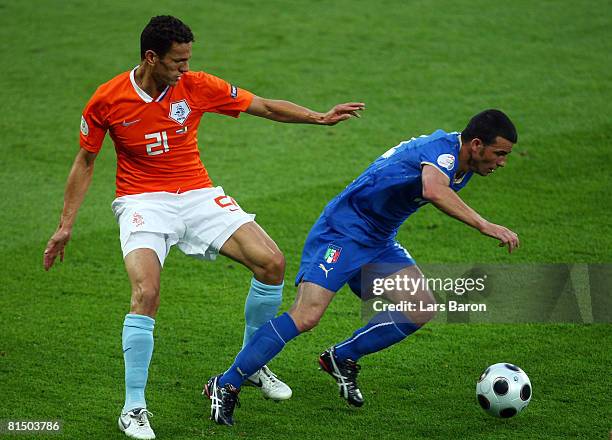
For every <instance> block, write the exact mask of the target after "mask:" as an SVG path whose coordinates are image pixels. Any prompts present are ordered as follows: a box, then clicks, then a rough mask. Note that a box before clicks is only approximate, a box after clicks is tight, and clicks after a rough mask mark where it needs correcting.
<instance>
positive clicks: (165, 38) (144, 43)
mask: <svg viewBox="0 0 612 440" xmlns="http://www.w3.org/2000/svg"><path fill="white" fill-rule="evenodd" d="M191 41H194V38H193V33H192V32H191V29H189V26H187V25H186V24H185V23H183V22H182V21H181V20H179V19H178V18H176V17H172V16H171V15H158V16H157V17H153V18H151V20H150V21H149V24H147V25H146V26H145V28H144V29H143V30H142V33H141V34H140V59H141V60H143V59H144V56H145V52H146V51H147V50H152V51H154V52H155V53H156V54H157V55H158V56H159V57H160V58H161V57H163V56H164V55H166V53H168V51H169V50H170V48H171V47H172V43H189V42H191Z"/></svg>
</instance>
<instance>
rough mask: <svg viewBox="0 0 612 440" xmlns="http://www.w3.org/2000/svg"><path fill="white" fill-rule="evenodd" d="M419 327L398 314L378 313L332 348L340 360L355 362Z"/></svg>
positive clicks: (399, 339) (395, 341) (394, 342)
mask: <svg viewBox="0 0 612 440" xmlns="http://www.w3.org/2000/svg"><path fill="white" fill-rule="evenodd" d="M419 328H420V327H419V326H418V325H416V324H413V323H412V322H410V321H409V320H408V318H407V317H406V316H405V315H404V314H403V313H400V312H380V313H379V314H377V315H375V316H374V317H373V318H372V319H371V320H370V322H368V323H367V324H366V325H365V326H364V327H361V328H360V329H359V330H357V331H355V333H353V336H352V337H350V338H348V339H347V340H346V341H343V342H341V343H339V344H338V345H336V346H335V347H334V349H335V353H336V357H337V358H338V359H340V360H346V359H351V360H353V361H357V360H358V359H359V358H360V357H362V356H364V355H366V354H370V353H375V352H377V351H380V350H382V349H383V348H387V347H389V346H390V345H393V344H396V343H398V342H399V341H401V340H402V339H404V338H405V337H406V336H408V335H410V334H412V333H414V332H415V331H417V330H418V329H419Z"/></svg>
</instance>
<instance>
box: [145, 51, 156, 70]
mask: <svg viewBox="0 0 612 440" xmlns="http://www.w3.org/2000/svg"><path fill="white" fill-rule="evenodd" d="M158 59H159V57H158V56H157V54H156V53H155V52H154V51H153V50H151V49H149V50H147V51H146V52H145V54H144V60H145V61H146V63H147V64H149V65H151V66H154V65H155V63H156V62H157V60H158Z"/></svg>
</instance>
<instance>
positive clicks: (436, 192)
mask: <svg viewBox="0 0 612 440" xmlns="http://www.w3.org/2000/svg"><path fill="white" fill-rule="evenodd" d="M516 141H517V134H516V129H515V127H514V125H513V123H512V122H511V121H510V119H509V118H508V116H506V115H505V114H504V113H503V112H501V111H499V110H485V111H483V112H481V113H479V114H477V115H476V116H474V117H473V118H472V119H471V120H470V121H469V123H468V125H467V127H466V128H465V129H464V130H463V131H462V132H461V133H456V132H455V133H446V132H444V131H442V130H437V131H436V132H434V133H432V134H431V135H429V136H421V137H419V138H413V139H411V140H409V141H405V142H402V143H400V144H399V145H397V146H396V147H394V148H392V149H390V150H389V151H387V152H386V153H385V154H383V155H382V156H380V157H379V158H378V159H377V160H376V161H374V162H373V163H372V164H371V165H370V166H369V167H368V168H367V169H366V170H365V171H364V172H363V173H362V174H361V175H360V176H359V177H358V178H357V179H355V180H354V181H353V182H352V183H351V184H350V185H348V186H347V187H346V189H345V190H344V191H342V192H341V193H340V194H339V195H337V196H336V197H335V198H334V199H333V200H332V201H331V202H330V203H329V204H328V205H327V206H326V207H325V209H324V210H323V213H322V214H321V216H320V217H319V219H318V220H317V221H316V223H315V224H314V226H313V227H312V229H311V231H310V233H309V235H308V237H307V238H306V242H305V244H304V250H303V253H302V261H301V265H300V269H299V272H298V275H297V277H296V285H297V286H298V291H297V297H296V300H295V302H294V304H293V306H292V307H291V309H290V310H289V312H287V313H284V314H282V315H280V316H278V317H277V318H275V319H273V320H271V321H268V322H267V323H266V324H265V325H263V326H262V327H260V328H259V330H257V332H255V334H254V335H253V337H252V338H251V340H250V341H249V343H248V344H247V345H246V346H245V347H244V348H243V349H242V351H240V353H239V354H238V356H237V357H236V359H235V361H234V364H233V365H232V366H231V367H230V368H229V369H228V370H227V371H226V372H225V373H223V374H221V375H219V376H215V377H212V378H211V379H210V380H209V381H208V383H207V384H206V386H205V387H204V393H205V394H206V395H207V396H208V397H209V398H210V400H211V419H213V420H214V421H215V422H217V423H219V424H224V425H232V424H233V411H234V407H235V404H236V402H237V400H238V392H239V390H240V386H241V385H242V384H243V382H244V381H245V380H246V379H247V378H248V377H249V376H250V375H251V374H253V372H255V371H257V370H258V369H259V368H261V367H262V366H263V365H265V364H266V363H267V362H269V361H270V360H271V359H272V358H273V357H274V356H275V355H276V354H278V353H279V352H280V351H281V350H282V348H283V347H284V346H285V344H286V343H287V342H289V341H290V340H291V339H293V338H295V337H296V336H298V335H299V334H300V333H303V332H305V331H308V330H310V329H312V328H313V327H315V326H316V325H317V324H318V322H319V320H320V318H321V316H322V315H323V313H324V312H325V310H326V309H327V307H328V305H329V304H330V302H331V300H332V299H333V297H334V294H335V293H336V292H337V291H338V290H339V289H340V288H341V287H342V286H344V285H345V284H348V285H349V287H350V288H351V289H352V290H353V292H355V293H356V294H357V295H359V296H361V295H362V289H364V283H362V276H363V277H367V276H369V275H368V274H367V273H366V272H365V269H364V268H366V267H368V266H370V265H379V266H380V267H386V268H387V270H391V269H390V268H393V269H392V272H391V273H386V274H385V275H386V276H387V279H397V276H398V275H399V277H400V278H406V277H407V278H408V279H414V280H418V279H423V274H422V273H421V271H420V269H419V268H418V267H417V265H416V264H415V261H414V260H413V259H412V257H411V256H410V254H409V253H408V251H407V250H406V249H404V248H403V247H402V245H401V244H399V243H398V242H397V241H396V240H395V236H396V234H397V230H398V228H399V227H400V226H401V225H402V223H403V222H404V221H405V220H406V219H407V218H408V217H409V216H410V215H411V214H413V213H414V212H415V211H417V210H418V209H419V208H420V207H421V206H423V205H425V204H427V203H432V204H433V205H434V206H435V207H436V208H438V209H439V210H441V211H442V212H444V213H445V214H447V215H449V216H451V217H454V218H456V219H458V220H460V221H462V222H464V223H465V224H467V225H468V226H471V227H473V228H476V229H478V230H479V231H480V232H481V233H482V234H484V235H487V236H489V237H492V238H495V239H497V240H499V245H500V246H507V247H508V251H509V252H512V251H513V250H514V249H515V248H517V247H518V246H519V239H518V236H517V235H516V234H515V233H514V232H512V231H511V230H510V229H508V228H506V227H504V226H500V225H496V224H494V223H491V222H489V221H487V220H485V219H484V218H483V217H481V216H480V215H479V214H478V213H477V212H476V211H474V210H473V209H472V208H470V207H469V206H468V205H467V204H465V202H463V201H462V200H461V199H460V198H459V196H458V195H457V191H459V190H460V189H461V188H463V187H464V186H465V185H466V184H467V183H468V182H469V180H470V179H471V177H472V175H473V174H474V173H476V174H479V175H481V176H487V175H489V174H491V173H493V172H494V171H495V170H496V169H497V168H499V167H503V166H504V165H505V164H506V160H507V156H508V154H510V152H511V151H512V146H513V144H515V143H516ZM365 286H366V288H367V282H366V283H365ZM363 293H365V292H363ZM402 295H405V292H403V293H402V292H399V290H396V291H393V290H391V291H390V292H387V295H386V298H387V299H389V300H390V301H392V302H396V303H399V301H400V299H401V297H402ZM410 299H411V301H412V302H413V303H415V304H420V307H418V308H416V309H415V310H411V311H406V312H395V311H383V312H380V313H378V314H376V315H375V316H374V317H373V318H372V319H371V320H370V321H369V322H368V323H367V324H366V325H365V326H364V327H362V328H360V329H358V330H356V331H355V332H354V333H353V335H352V336H350V337H348V338H347V339H346V340H344V341H341V342H339V343H337V344H335V345H334V346H332V347H331V348H329V349H328V350H326V351H325V352H323V354H321V356H320V357H319V364H320V366H321V367H322V369H323V370H324V371H326V372H327V373H329V374H330V375H331V376H332V377H333V378H334V379H335V380H336V382H337V384H338V386H339V388H340V395H341V396H342V397H343V398H344V399H346V401H347V402H348V403H349V404H351V405H354V406H361V405H363V402H364V400H363V395H362V393H361V391H360V390H359V387H358V386H357V374H358V373H359V370H360V367H359V365H358V364H357V361H358V360H359V359H360V358H361V357H362V356H365V355H367V354H371V353H375V352H377V351H380V350H382V349H384V348H387V347H389V346H391V345H393V344H396V343H398V342H400V341H401V340H403V339H404V338H406V337H407V336H409V335H411V334H412V333H414V332H415V331H417V330H419V328H420V327H422V326H423V325H424V324H425V323H427V322H428V321H429V320H431V318H432V317H433V316H434V314H435V299H434V297H433V295H432V293H431V292H430V291H429V290H428V288H427V283H421V284H418V285H417V287H416V288H415V290H414V291H413V292H411V297H410Z"/></svg>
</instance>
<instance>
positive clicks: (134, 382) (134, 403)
mask: <svg viewBox="0 0 612 440" xmlns="http://www.w3.org/2000/svg"><path fill="white" fill-rule="evenodd" d="M154 326H155V320H154V319H153V318H150V317H148V316H144V315H135V314H131V313H130V314H127V315H125V321H124V322H123V337H122V342H123V360H124V362H125V405H124V406H123V411H124V412H125V411H129V410H131V409H134V408H146V407H147V402H146V401H145V394H144V393H145V387H146V386H147V377H148V375H149V363H150V362H151V356H152V355H153V327H154Z"/></svg>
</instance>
